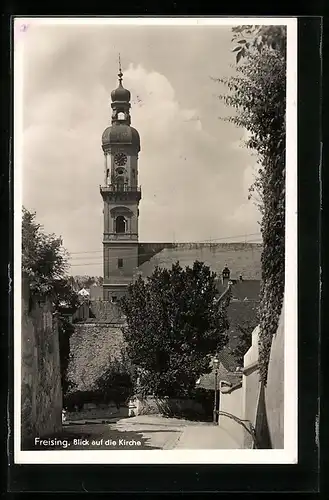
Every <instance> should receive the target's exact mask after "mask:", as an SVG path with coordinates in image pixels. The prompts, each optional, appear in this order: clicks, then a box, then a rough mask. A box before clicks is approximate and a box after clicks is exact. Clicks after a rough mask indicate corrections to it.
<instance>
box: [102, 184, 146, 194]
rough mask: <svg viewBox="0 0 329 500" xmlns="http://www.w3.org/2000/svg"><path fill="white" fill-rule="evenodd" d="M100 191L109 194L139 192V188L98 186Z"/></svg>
mask: <svg viewBox="0 0 329 500" xmlns="http://www.w3.org/2000/svg"><path fill="white" fill-rule="evenodd" d="M100 187H101V189H102V190H104V191H109V192H111V193H125V192H141V190H142V189H141V186H127V185H125V184H110V185H108V186H100Z"/></svg>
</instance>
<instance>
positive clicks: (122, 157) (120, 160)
mask: <svg viewBox="0 0 329 500" xmlns="http://www.w3.org/2000/svg"><path fill="white" fill-rule="evenodd" d="M114 163H115V164H116V165H119V166H120V167H122V166H123V165H125V164H126V163H127V155H126V154H125V153H117V154H116V155H115V156H114Z"/></svg>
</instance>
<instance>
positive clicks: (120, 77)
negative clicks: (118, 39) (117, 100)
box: [118, 52, 123, 85]
mask: <svg viewBox="0 0 329 500" xmlns="http://www.w3.org/2000/svg"><path fill="white" fill-rule="evenodd" d="M118 77H119V84H120V85H121V84H122V77H123V74H122V68H121V57H120V52H119V73H118Z"/></svg>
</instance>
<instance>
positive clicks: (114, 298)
mask: <svg viewBox="0 0 329 500" xmlns="http://www.w3.org/2000/svg"><path fill="white" fill-rule="evenodd" d="M116 301H117V296H116V295H112V302H114V303H115V302H116Z"/></svg>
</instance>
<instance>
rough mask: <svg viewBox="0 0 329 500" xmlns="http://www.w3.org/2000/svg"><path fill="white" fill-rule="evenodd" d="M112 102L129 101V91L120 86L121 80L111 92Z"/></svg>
mask: <svg viewBox="0 0 329 500" xmlns="http://www.w3.org/2000/svg"><path fill="white" fill-rule="evenodd" d="M111 99H112V102H129V101H130V92H129V90H127V89H125V88H124V87H123V86H122V83H121V81H120V82H119V85H118V87H117V88H116V89H115V90H112V92H111Z"/></svg>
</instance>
